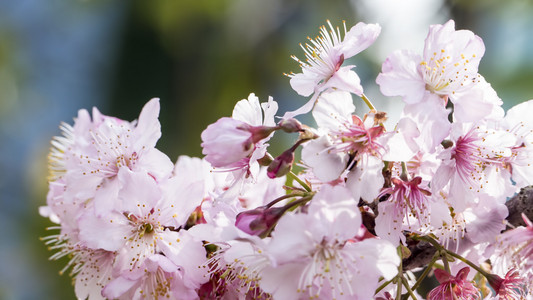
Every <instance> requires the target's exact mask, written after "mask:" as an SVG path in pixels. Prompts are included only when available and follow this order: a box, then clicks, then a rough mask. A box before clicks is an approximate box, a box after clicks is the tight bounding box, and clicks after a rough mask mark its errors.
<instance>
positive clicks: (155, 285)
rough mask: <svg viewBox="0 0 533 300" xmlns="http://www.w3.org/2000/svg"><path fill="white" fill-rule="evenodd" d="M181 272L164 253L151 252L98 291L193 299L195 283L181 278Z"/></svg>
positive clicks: (110, 295)
mask: <svg viewBox="0 0 533 300" xmlns="http://www.w3.org/2000/svg"><path fill="white" fill-rule="evenodd" d="M185 272H187V271H186V270H183V269H182V268H181V267H180V266H177V265H176V264H175V263H173V262H172V261H171V260H169V259H168V258H167V257H165V256H163V255H159V254H155V255H152V256H150V257H148V258H147V259H146V260H145V261H144V262H143V264H142V266H141V268H139V269H138V270H135V271H134V272H128V273H123V274H121V276H119V277H117V278H115V279H113V280H112V281H111V282H110V283H109V284H108V285H106V287H105V288H104V289H103V290H102V294H103V295H104V296H105V297H106V298H109V299H159V298H171V299H178V298H179V299H191V300H192V299H197V297H198V295H197V294H196V291H195V288H196V287H195V286H194V285H192V286H191V285H189V284H188V282H187V281H186V280H184V279H185V278H184V277H185V276H184V273H185Z"/></svg>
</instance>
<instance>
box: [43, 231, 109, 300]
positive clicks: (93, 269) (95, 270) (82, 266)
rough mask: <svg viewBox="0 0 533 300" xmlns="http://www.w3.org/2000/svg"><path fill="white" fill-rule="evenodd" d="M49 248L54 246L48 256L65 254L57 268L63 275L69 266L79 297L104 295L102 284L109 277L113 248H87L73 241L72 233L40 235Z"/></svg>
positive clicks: (56, 258)
mask: <svg viewBox="0 0 533 300" xmlns="http://www.w3.org/2000/svg"><path fill="white" fill-rule="evenodd" d="M43 240H44V241H46V244H47V245H48V246H49V248H50V249H51V250H57V252H56V253H54V254H53V255H52V256H51V257H50V259H51V260H59V259H65V258H68V262H67V264H66V265H65V267H64V268H63V269H62V270H61V271H60V272H59V274H61V275H63V274H64V273H65V272H66V271H67V270H68V269H69V268H70V274H69V275H70V276H71V277H72V280H73V284H74V292H75V293H76V297H77V298H79V299H87V298H88V299H91V300H94V299H104V298H103V297H102V296H101V292H102V288H104V286H105V285H107V283H109V281H111V279H112V278H113V269H114V268H113V262H114V260H115V257H116V253H115V252H110V251H106V250H102V249H91V248H88V247H85V246H84V245H83V244H82V243H79V242H76V240H77V239H76V238H75V237H68V236H66V235H52V236H48V237H46V238H44V239H43Z"/></svg>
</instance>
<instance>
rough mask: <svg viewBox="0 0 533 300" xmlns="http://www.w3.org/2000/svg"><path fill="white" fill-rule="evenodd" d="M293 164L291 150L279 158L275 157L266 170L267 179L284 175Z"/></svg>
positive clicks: (292, 150) (292, 152)
mask: <svg viewBox="0 0 533 300" xmlns="http://www.w3.org/2000/svg"><path fill="white" fill-rule="evenodd" d="M293 162H294V149H293V148H291V149H289V150H287V151H285V152H283V153H281V155H280V156H278V157H276V158H275V159H274V161H272V162H271V163H270V165H269V166H268V168H267V175H268V177H269V178H276V177H281V176H284V175H286V174H287V173H289V172H290V170H291V168H292V163H293Z"/></svg>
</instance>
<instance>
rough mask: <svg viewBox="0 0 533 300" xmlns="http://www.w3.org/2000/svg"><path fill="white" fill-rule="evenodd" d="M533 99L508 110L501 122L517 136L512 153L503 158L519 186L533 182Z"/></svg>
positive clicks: (501, 126)
mask: <svg viewBox="0 0 533 300" xmlns="http://www.w3.org/2000/svg"><path fill="white" fill-rule="evenodd" d="M532 110H533V100H529V101H526V102H523V103H520V104H518V105H516V106H514V107H512V108H510V109H509V110H508V111H507V114H506V115H505V118H504V119H503V120H502V122H501V123H500V128H502V129H503V130H506V131H508V132H510V133H511V134H512V135H514V136H515V138H516V142H515V143H514V145H512V147H511V152H512V155H511V156H510V157H505V158H504V159H503V162H504V166H505V168H504V169H505V170H506V171H508V172H509V173H510V175H511V177H512V179H513V181H514V182H515V183H516V186H517V187H520V188H522V187H525V186H528V185H532V184H533V163H531V162H532V161H533V121H532V119H531V116H530V112H531V111H532Z"/></svg>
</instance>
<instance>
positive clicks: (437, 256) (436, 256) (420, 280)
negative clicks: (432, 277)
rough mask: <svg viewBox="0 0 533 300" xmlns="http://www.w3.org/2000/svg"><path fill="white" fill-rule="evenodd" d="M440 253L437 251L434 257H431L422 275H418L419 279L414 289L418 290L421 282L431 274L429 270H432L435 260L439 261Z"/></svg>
mask: <svg viewBox="0 0 533 300" xmlns="http://www.w3.org/2000/svg"><path fill="white" fill-rule="evenodd" d="M439 256H440V255H439V254H438V253H435V255H433V258H432V259H431V262H430V263H429V264H428V266H427V267H426V269H425V270H424V272H423V273H422V274H421V275H420V277H418V280H417V281H416V283H415V285H413V290H414V291H416V289H417V288H418V287H419V286H420V284H421V283H422V280H424V278H426V276H427V275H428V274H429V272H430V271H431V268H432V266H433V264H435V262H436V261H437V259H439Z"/></svg>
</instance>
